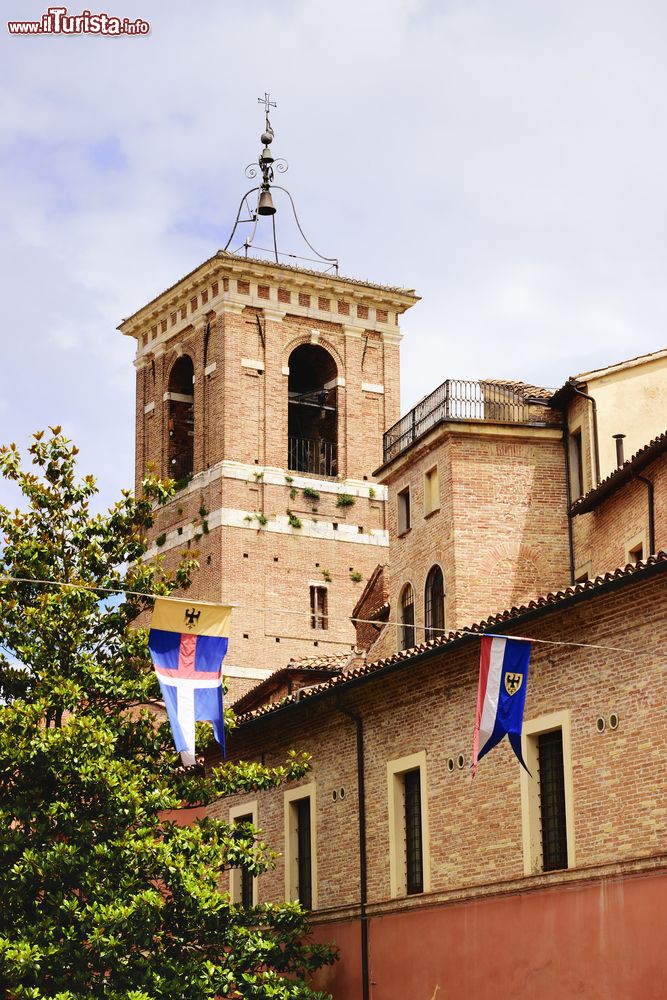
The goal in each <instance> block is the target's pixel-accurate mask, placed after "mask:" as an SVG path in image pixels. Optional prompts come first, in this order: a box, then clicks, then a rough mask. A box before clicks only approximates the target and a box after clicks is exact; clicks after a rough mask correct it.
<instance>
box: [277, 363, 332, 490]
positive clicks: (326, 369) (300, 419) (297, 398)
mask: <svg viewBox="0 0 667 1000" xmlns="http://www.w3.org/2000/svg"><path fill="white" fill-rule="evenodd" d="M337 377H338V369H337V367H336V362H335V361H334V359H333V358H332V357H331V355H330V354H329V352H328V351H325V349H324V348H323V347H320V346H319V345H317V344H300V345H299V347H296V348H295V349H294V350H293V351H292V353H291V354H290V358H289V382H288V392H289V417H288V435H289V451H288V460H287V463H288V468H289V469H292V470H294V471H295V472H310V473H312V474H314V475H317V476H329V477H333V476H336V475H337V474H338V400H337V392H338V389H337V386H336V381H337Z"/></svg>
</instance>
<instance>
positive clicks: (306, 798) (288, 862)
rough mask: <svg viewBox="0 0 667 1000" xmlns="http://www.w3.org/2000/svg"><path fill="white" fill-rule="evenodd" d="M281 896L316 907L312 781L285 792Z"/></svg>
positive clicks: (315, 858)
mask: <svg viewBox="0 0 667 1000" xmlns="http://www.w3.org/2000/svg"><path fill="white" fill-rule="evenodd" d="M285 898H286V899H287V900H298V902H299V903H301V905H302V906H304V907H306V908H307V909H309V910H312V909H316V907H317V851H316V838H315V783H314V782H311V783H310V784H308V785H301V786H300V787H299V788H295V789H293V790H291V791H289V792H285Z"/></svg>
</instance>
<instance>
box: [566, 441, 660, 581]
mask: <svg viewBox="0 0 667 1000" xmlns="http://www.w3.org/2000/svg"><path fill="white" fill-rule="evenodd" d="M640 474H641V475H642V476H645V477H646V478H647V479H650V480H651V481H652V482H653V484H654V491H655V501H654V509H655V548H656V551H660V549H666V548H667V455H661V456H659V457H658V458H657V459H656V460H655V461H654V462H652V463H651V464H650V465H648V466H647V467H646V468H645V469H642V470H641V473H640ZM572 529H573V537H574V551H575V567H576V572H577V573H579V572H580V571H586V572H588V574H589V576H590V577H591V578H592V577H595V576H598V575H599V574H601V573H606V572H608V571H609V570H613V569H616V567H618V566H624V565H625V564H626V562H627V561H628V560H627V551H628V548H629V547H631V546H633V545H634V544H635V543H636V542H637V540H638V539H642V540H643V546H644V557H646V556H647V555H648V554H649V551H648V495H647V488H646V486H645V484H644V483H641V482H638V481H637V480H630V481H629V482H628V483H626V484H625V485H624V486H622V487H621V488H620V489H618V490H617V491H616V492H615V493H612V495H611V496H610V497H608V498H607V499H606V500H604V501H603V502H602V503H601V504H600V505H599V506H598V507H596V509H595V510H593V511H590V512H589V513H588V514H580V515H577V516H576V517H574V518H573V519H572Z"/></svg>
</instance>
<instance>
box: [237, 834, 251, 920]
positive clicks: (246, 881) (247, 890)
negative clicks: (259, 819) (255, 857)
mask: <svg viewBox="0 0 667 1000" xmlns="http://www.w3.org/2000/svg"><path fill="white" fill-rule="evenodd" d="M235 822H236V823H252V816H251V815H248V816H237V818H236V821H235ZM239 874H240V876H241V877H240V892H239V896H240V898H239V899H238V900H237V902H239V903H240V904H241V905H242V906H245V907H246V908H247V907H250V906H252V905H253V877H252V875H251V874H250V872H249V871H248V870H247V868H240V869H239Z"/></svg>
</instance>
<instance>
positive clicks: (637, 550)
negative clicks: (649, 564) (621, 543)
mask: <svg viewBox="0 0 667 1000" xmlns="http://www.w3.org/2000/svg"><path fill="white" fill-rule="evenodd" d="M628 556H629V559H628V562H631V563H634V564H635V566H636V565H637V563H640V562H642V560H643V559H644V546H643V545H642V544H641V543H640V544H639V545H635V547H634V548H633V549H630V551H629V552H628Z"/></svg>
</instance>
